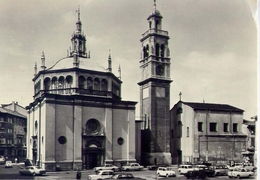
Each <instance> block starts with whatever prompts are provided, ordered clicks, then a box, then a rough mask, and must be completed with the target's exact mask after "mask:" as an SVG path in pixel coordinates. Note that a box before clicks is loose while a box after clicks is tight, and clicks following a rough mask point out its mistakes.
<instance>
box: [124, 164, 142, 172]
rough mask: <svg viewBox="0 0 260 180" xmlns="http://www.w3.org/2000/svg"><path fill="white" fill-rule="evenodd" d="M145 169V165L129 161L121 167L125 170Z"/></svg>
mask: <svg viewBox="0 0 260 180" xmlns="http://www.w3.org/2000/svg"><path fill="white" fill-rule="evenodd" d="M143 169H144V167H143V166H141V165H140V164H138V163H129V164H127V165H125V166H122V168H121V170H123V171H142V170H143Z"/></svg>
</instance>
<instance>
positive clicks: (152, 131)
mask: <svg viewBox="0 0 260 180" xmlns="http://www.w3.org/2000/svg"><path fill="white" fill-rule="evenodd" d="M162 18H163V17H162V15H161V13H160V12H159V10H157V9H156V3H155V1H154V9H153V11H152V13H151V15H149V17H148V18H147V21H148V30H147V31H146V32H145V33H143V34H142V37H141V39H140V41H141V45H142V46H141V47H142V49H141V60H140V61H139V62H140V70H141V81H140V82H139V83H138V85H139V86H140V116H141V118H142V120H143V126H142V128H143V130H142V159H143V162H142V163H144V164H156V163H160V164H171V154H170V116H169V110H170V83H171V82H172V80H171V78H170V50H169V47H168V40H169V39H170V37H169V36H168V32H167V31H164V30H162Z"/></svg>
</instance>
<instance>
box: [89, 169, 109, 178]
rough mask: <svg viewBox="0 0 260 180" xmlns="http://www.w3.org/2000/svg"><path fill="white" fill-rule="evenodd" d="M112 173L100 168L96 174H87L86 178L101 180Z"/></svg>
mask: <svg viewBox="0 0 260 180" xmlns="http://www.w3.org/2000/svg"><path fill="white" fill-rule="evenodd" d="M113 175H114V171H112V170H102V171H97V173H96V174H93V175H88V177H87V180H101V179H105V178H110V177H112V176H113Z"/></svg>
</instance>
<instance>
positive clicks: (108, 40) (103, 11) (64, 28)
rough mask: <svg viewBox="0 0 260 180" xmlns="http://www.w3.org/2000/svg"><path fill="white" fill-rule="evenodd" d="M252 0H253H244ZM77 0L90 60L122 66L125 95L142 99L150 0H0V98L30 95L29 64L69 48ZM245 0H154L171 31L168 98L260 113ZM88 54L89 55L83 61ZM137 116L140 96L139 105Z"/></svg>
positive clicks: (22, 99) (24, 100)
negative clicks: (143, 50) (144, 40)
mask: <svg viewBox="0 0 260 180" xmlns="http://www.w3.org/2000/svg"><path fill="white" fill-rule="evenodd" d="M249 1H252V2H255V0H249ZM78 5H80V11H81V22H82V28H83V31H84V33H85V34H86V38H87V49H88V50H90V52H91V60H92V61H95V62H97V63H98V64H100V65H101V66H104V67H106V66H107V59H108V54H109V49H111V56H112V63H113V72H114V74H115V75H118V71H117V69H118V66H119V64H120V66H121V69H122V81H123V84H122V98H123V100H130V101H137V102H139V86H138V85H137V83H138V82H139V80H140V79H141V76H140V73H139V72H140V69H139V60H140V53H141V43H140V38H141V34H142V33H144V32H145V31H147V30H148V22H147V17H148V16H149V15H150V14H151V12H152V10H153V0H73V1H71V0H59V1H53V0H20V1H15V0H1V1H0V23H1V26H0V72H1V77H0V103H1V104H4V103H10V102H12V101H17V102H18V103H19V104H20V105H22V106H27V105H28V104H29V103H31V102H32V101H33V83H32V78H33V74H34V64H35V62H37V65H38V69H40V65H41V64H40V58H41V54H42V51H44V53H45V57H46V66H47V67H50V66H51V65H52V64H53V63H54V62H56V61H57V60H58V59H60V58H62V57H64V56H66V55H67V49H68V48H69V47H70V46H71V41H70V39H71V34H72V33H73V31H75V29H76V26H75V23H76V20H77V13H76V12H75V11H76V10H77V8H78ZM251 5H252V4H248V3H247V0H237V1H228V0H157V9H158V10H159V11H160V12H161V14H162V16H163V21H162V23H163V24H162V25H163V28H162V29H163V30H166V31H168V32H169V36H170V40H169V47H170V51H171V79H172V80H173V82H172V83H171V104H170V107H171V108H172V107H173V105H174V104H176V103H177V102H178V101H179V92H182V100H183V101H189V102H203V100H204V101H205V102H206V103H220V104H229V105H232V106H235V107H237V108H240V109H243V110H244V111H245V113H244V118H245V119H250V117H252V116H254V115H256V113H257V29H256V24H255V21H254V19H253V17H252V13H251V11H250V10H251V9H250V8H251ZM85 61H87V60H85ZM136 116H139V103H138V104H137V106H136Z"/></svg>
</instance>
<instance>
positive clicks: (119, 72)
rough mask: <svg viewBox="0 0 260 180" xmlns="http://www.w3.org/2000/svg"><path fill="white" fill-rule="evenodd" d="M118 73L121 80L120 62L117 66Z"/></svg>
mask: <svg viewBox="0 0 260 180" xmlns="http://www.w3.org/2000/svg"><path fill="white" fill-rule="evenodd" d="M118 74H119V77H118V78H119V79H120V80H121V67H120V64H119V67H118Z"/></svg>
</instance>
